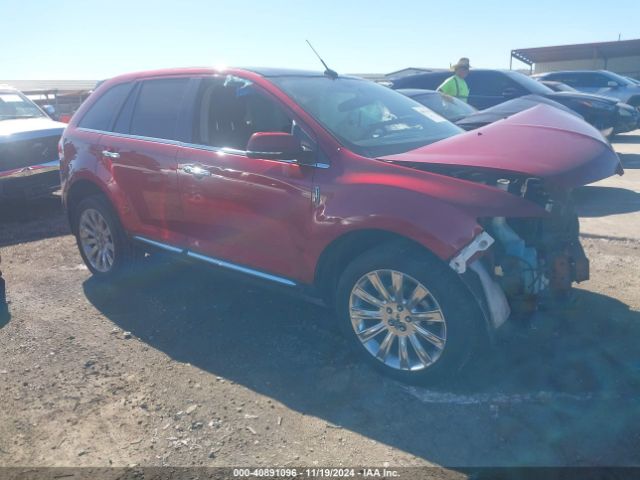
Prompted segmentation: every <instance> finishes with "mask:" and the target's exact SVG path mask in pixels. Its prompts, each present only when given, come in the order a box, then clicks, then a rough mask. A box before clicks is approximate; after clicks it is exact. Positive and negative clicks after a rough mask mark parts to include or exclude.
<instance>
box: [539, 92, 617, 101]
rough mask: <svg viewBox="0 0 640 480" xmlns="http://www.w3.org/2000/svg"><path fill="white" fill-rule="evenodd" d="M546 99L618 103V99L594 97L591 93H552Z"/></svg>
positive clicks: (602, 96)
mask: <svg viewBox="0 0 640 480" xmlns="http://www.w3.org/2000/svg"><path fill="white" fill-rule="evenodd" d="M547 98H550V99H551V100H556V99H557V100H558V101H561V100H562V99H574V100H591V101H592V102H605V103H611V104H615V103H618V102H619V101H620V99H619V98H613V97H606V96H604V95H595V94H591V93H582V92H553V93H549V94H548V95H547Z"/></svg>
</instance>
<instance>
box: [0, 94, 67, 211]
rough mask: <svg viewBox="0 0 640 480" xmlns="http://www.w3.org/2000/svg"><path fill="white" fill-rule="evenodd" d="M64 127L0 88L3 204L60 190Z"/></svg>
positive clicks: (0, 197)
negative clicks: (59, 145)
mask: <svg viewBox="0 0 640 480" xmlns="http://www.w3.org/2000/svg"><path fill="white" fill-rule="evenodd" d="M65 127H66V125H65V124H64V123H60V122H56V121H54V120H52V119H51V118H49V116H48V115H47V114H46V113H45V112H44V111H43V110H42V109H40V107H38V106H37V105H36V104H35V103H33V102H32V101H31V100H29V99H28V98H27V97H25V96H24V95H23V94H22V93H20V92H19V91H18V90H16V89H13V88H11V87H8V86H0V201H3V200H7V199H11V200H14V199H25V198H31V197H36V196H39V195H44V194H48V193H51V192H52V191H54V190H56V189H57V188H59V186H60V160H59V158H58V141H59V140H60V136H61V135H62V132H63V131H64V128H65Z"/></svg>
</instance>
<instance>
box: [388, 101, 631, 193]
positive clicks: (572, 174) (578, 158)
mask: <svg viewBox="0 0 640 480" xmlns="http://www.w3.org/2000/svg"><path fill="white" fill-rule="evenodd" d="M381 160H384V161H388V162H393V163H401V164H406V165H407V166H411V164H413V166H416V167H418V168H421V167H422V168H425V169H428V168H427V166H428V165H433V166H434V167H436V168H439V170H440V171H442V167H446V166H455V167H465V168H469V167H471V168H478V169H484V170H492V171H494V172H512V173H515V174H519V175H526V176H528V177H536V178H540V179H542V180H544V181H545V182H548V183H549V184H553V185H556V186H561V187H568V188H572V187H577V186H579V185H585V184H587V183H591V182H595V181H596V180H600V179H602V178H606V177H609V176H611V175H613V174H614V173H619V174H622V173H623V170H622V167H621V165H620V160H619V158H618V156H617V155H616V153H615V152H614V151H613V150H612V148H611V146H610V145H609V144H608V143H607V141H606V140H605V139H604V137H603V136H602V135H601V134H600V133H599V132H598V131H597V130H596V129H594V128H593V127H592V126H591V125H589V124H588V123H586V122H584V121H583V120H580V119H579V118H577V117H575V116H574V115H571V114H569V113H566V112H564V111H562V110H559V109H557V108H554V107H551V106H548V105H537V106H535V107H533V108H530V109H528V110H525V111H524V112H521V113H517V114H515V115H513V116H511V117H509V118H507V119H505V120H500V121H498V122H495V123H492V124H491V125H487V126H485V127H482V128H479V129H478V130H473V131H471V132H466V133H462V134H460V135H455V136H453V137H449V138H447V139H444V140H441V141H439V142H436V143H432V144H430V145H426V146H424V147H421V148H417V149H415V150H411V151H409V152H405V153H401V154H397V155H391V156H387V157H383V158H381Z"/></svg>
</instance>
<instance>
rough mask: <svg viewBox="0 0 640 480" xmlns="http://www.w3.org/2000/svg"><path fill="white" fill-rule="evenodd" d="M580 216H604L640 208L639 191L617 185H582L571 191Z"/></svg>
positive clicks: (634, 210)
mask: <svg viewBox="0 0 640 480" xmlns="http://www.w3.org/2000/svg"><path fill="white" fill-rule="evenodd" d="M573 199H574V202H575V206H576V210H577V212H578V215H579V216H580V217H605V216H607V215H616V214H619V213H631V212H637V211H639V210H640V193H637V192H634V191H633V190H628V189H626V188H619V187H602V186H595V185H589V186H583V187H579V188H576V189H575V190H574V191H573Z"/></svg>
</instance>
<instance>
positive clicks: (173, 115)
mask: <svg viewBox="0 0 640 480" xmlns="http://www.w3.org/2000/svg"><path fill="white" fill-rule="evenodd" d="M188 84H189V79H188V78H166V79H158V80H145V81H143V82H142V84H141V85H140V91H139V93H138V98H137V101H136V105H135V108H134V111H133V115H132V118H131V129H130V133H131V134H133V135H140V136H142V137H152V138H162V139H168V140H176V139H177V136H178V135H177V130H178V129H177V125H178V115H179V114H180V111H181V109H182V105H183V100H184V96H185V93H186V91H187V86H188Z"/></svg>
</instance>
